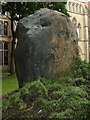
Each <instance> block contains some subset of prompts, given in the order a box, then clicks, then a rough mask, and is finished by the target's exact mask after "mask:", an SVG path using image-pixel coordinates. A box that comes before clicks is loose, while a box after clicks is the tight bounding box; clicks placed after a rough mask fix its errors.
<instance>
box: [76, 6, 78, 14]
mask: <svg viewBox="0 0 90 120" xmlns="http://www.w3.org/2000/svg"><path fill="white" fill-rule="evenodd" d="M76 13H78V5H76Z"/></svg>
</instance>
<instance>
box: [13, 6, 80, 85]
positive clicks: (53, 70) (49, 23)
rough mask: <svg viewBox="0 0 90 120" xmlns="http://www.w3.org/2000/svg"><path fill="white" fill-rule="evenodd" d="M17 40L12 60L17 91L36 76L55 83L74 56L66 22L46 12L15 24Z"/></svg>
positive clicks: (71, 29)
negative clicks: (16, 80) (16, 25)
mask: <svg viewBox="0 0 90 120" xmlns="http://www.w3.org/2000/svg"><path fill="white" fill-rule="evenodd" d="M17 39H18V45H17V47H16V50H15V54H14V57H15V65H16V74H17V77H18V81H19V86H20V87H22V86H23V85H24V84H25V83H26V82H30V81H33V80H36V79H37V78H38V77H40V76H41V77H45V78H47V79H55V78H56V77H57V73H60V71H62V70H65V69H67V68H68V67H69V66H70V65H71V64H72V63H73V61H74V57H75V56H77V52H78V50H77V40H78V38H77V34H76V31H75V29H74V26H73V24H72V22H71V21H70V19H69V18H68V17H67V16H66V15H64V14H62V13H60V12H57V11H54V10H50V9H46V8H44V9H40V10H38V11H36V12H35V13H34V14H32V15H29V16H28V17H25V18H23V19H22V20H20V21H19V24H18V27H17ZM58 77H59V76H58Z"/></svg>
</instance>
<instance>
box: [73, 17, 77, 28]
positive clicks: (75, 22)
mask: <svg viewBox="0 0 90 120" xmlns="http://www.w3.org/2000/svg"><path fill="white" fill-rule="evenodd" d="M72 22H73V23H74V25H75V27H76V24H77V20H76V18H73V19H72Z"/></svg>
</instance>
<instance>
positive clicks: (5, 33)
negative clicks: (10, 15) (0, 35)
mask: <svg viewBox="0 0 90 120" xmlns="http://www.w3.org/2000/svg"><path fill="white" fill-rule="evenodd" d="M4 35H8V22H7V21H5V22H4Z"/></svg>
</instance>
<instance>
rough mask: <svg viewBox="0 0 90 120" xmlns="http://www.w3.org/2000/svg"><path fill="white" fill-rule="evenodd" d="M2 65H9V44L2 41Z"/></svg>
mask: <svg viewBox="0 0 90 120" xmlns="http://www.w3.org/2000/svg"><path fill="white" fill-rule="evenodd" d="M0 65H2V66H4V65H8V42H1V41H0Z"/></svg>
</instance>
